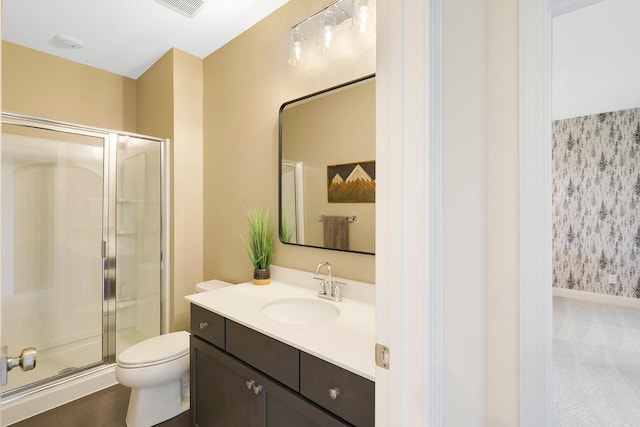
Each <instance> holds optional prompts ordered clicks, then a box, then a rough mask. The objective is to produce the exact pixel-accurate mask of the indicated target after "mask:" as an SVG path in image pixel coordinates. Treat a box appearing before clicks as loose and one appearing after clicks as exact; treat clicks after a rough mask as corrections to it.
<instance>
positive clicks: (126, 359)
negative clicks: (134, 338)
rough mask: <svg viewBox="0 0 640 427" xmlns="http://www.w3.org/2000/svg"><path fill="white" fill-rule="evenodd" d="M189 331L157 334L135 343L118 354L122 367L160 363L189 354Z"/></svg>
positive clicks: (119, 363)
mask: <svg viewBox="0 0 640 427" xmlns="http://www.w3.org/2000/svg"><path fill="white" fill-rule="evenodd" d="M189 336H190V335H189V333H188V332H185V331H179V332H172V333H169V334H164V335H158V336H156V337H153V338H149V339H147V340H144V341H142V342H139V343H138V344H135V345H133V346H131V347H129V348H128V349H126V350H125V351H123V352H122V353H120V355H119V356H118V365H119V366H121V367H123V368H142V367H146V366H153V365H160V364H163V363H168V362H171V361H173V360H176V359H179V358H181V357H184V356H186V355H188V354H189Z"/></svg>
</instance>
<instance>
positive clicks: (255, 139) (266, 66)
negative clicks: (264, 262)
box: [204, 0, 375, 282]
mask: <svg viewBox="0 0 640 427" xmlns="http://www.w3.org/2000/svg"><path fill="white" fill-rule="evenodd" d="M329 3H330V1H327V0H324V1H319V0H313V1H309V0H291V1H290V2H289V3H287V4H286V5H284V6H283V7H282V8H280V9H278V10H277V11H276V12H274V13H273V14H271V15H270V16H268V17H267V18H265V19H264V20H262V21H260V22H259V23H258V24H256V25H255V26H253V27H252V28H250V29H249V30H247V31H246V32H245V33H243V34H241V35H240V36H239V37H237V38H236V39H234V40H232V41H231V42H229V43H228V44H227V45H225V46H224V47H222V48H221V49H219V50H218V51H216V52H214V53H213V54H211V55H210V56H208V57H207V58H205V60H204V162H205V164H206V165H207V167H206V169H205V171H204V218H205V224H204V277H205V278H206V279H213V278H217V279H222V280H228V281H232V282H240V281H246V280H249V279H250V278H251V275H252V268H251V264H250V263H249V260H248V258H247V255H246V253H245V251H244V248H243V246H242V242H241V240H240V236H239V233H245V231H246V228H247V225H246V219H245V210H246V207H251V206H254V205H259V206H264V207H267V208H269V209H270V211H271V213H272V216H273V223H274V225H275V223H276V221H275V218H276V216H277V212H278V170H279V167H278V110H279V108H280V105H281V104H282V103H284V102H286V101H288V100H291V99H294V98H298V97H300V96H303V95H306V94H309V93H312V92H316V91H319V90H322V89H325V88H328V87H331V86H335V85H337V84H339V83H343V82H345V81H349V80H353V79H355V78H358V77H362V76H365V75H367V74H371V73H373V72H374V71H375V57H365V58H361V59H360V60H358V61H355V62H354V61H351V60H350V61H337V62H335V63H332V64H328V65H327V64H325V66H324V67H322V69H320V68H318V67H313V66H312V64H309V66H308V67H307V68H304V69H299V68H292V67H290V66H289V65H288V64H287V50H288V40H289V28H290V27H291V26H293V25H295V24H296V23H297V22H299V21H301V20H302V19H304V18H306V17H308V16H310V15H311V14H313V13H315V12H317V11H318V10H320V9H322V7H324V6H326V5H328V4H329ZM275 249H276V255H275V258H274V264H276V265H280V266H284V267H292V268H297V269H301V270H306V271H310V270H312V269H313V268H315V266H316V265H317V264H318V262H320V261H329V262H331V263H332V264H333V266H334V269H333V271H334V274H336V275H337V276H342V277H346V278H351V279H354V280H362V281H366V282H373V281H374V262H375V257H374V256H371V255H361V254H352V253H341V252H337V251H330V250H321V249H311V248H300V247H295V246H289V245H283V244H281V243H280V242H277V243H276V247H275Z"/></svg>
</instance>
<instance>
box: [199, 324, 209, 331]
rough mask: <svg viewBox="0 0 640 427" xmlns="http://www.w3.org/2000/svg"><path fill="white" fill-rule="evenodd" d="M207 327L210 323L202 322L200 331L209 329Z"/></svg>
mask: <svg viewBox="0 0 640 427" xmlns="http://www.w3.org/2000/svg"><path fill="white" fill-rule="evenodd" d="M207 326H209V323H208V322H200V329H201V330H202V329H207Z"/></svg>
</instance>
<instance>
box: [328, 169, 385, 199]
mask: <svg viewBox="0 0 640 427" xmlns="http://www.w3.org/2000/svg"><path fill="white" fill-rule="evenodd" d="M327 195H328V199H329V203H373V202H375V201H376V162H375V160H370V161H366V162H358V163H346V164H342V165H332V166H327Z"/></svg>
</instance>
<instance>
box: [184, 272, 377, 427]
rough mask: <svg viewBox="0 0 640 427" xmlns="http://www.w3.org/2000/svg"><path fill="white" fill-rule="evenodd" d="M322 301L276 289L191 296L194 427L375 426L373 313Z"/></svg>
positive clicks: (238, 288)
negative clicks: (219, 426)
mask: <svg viewBox="0 0 640 427" xmlns="http://www.w3.org/2000/svg"><path fill="white" fill-rule="evenodd" d="M315 294H316V291H315V290H312V289H307V288H303V287H299V286H291V285H288V284H285V283H281V282H278V281H273V282H272V283H271V284H270V285H267V286H254V285H252V284H250V283H246V284H240V285H234V286H230V287H227V288H223V289H220V290H216V291H211V292H206V293H201V294H196V295H191V296H188V297H187V299H188V300H189V301H190V302H191V332H192V336H191V411H192V413H193V420H194V423H195V425H197V426H202V427H204V426H210V425H211V426H213V425H222V426H274V427H287V426H291V427H299V426H314V425H316V426H349V425H356V426H373V425H374V423H375V422H374V419H375V415H374V412H375V411H374V408H375V403H374V400H375V386H374V375H375V361H374V346H375V340H374V317H375V314H374V313H375V310H374V306H373V305H372V304H367V303H363V302H360V301H355V300H350V299H348V298H345V299H344V300H343V301H342V302H333V301H323V300H320V299H318V298H317V296H316V295H315ZM336 313H337V314H336Z"/></svg>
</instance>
